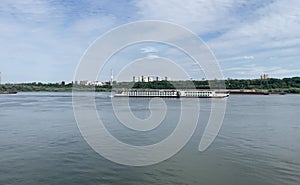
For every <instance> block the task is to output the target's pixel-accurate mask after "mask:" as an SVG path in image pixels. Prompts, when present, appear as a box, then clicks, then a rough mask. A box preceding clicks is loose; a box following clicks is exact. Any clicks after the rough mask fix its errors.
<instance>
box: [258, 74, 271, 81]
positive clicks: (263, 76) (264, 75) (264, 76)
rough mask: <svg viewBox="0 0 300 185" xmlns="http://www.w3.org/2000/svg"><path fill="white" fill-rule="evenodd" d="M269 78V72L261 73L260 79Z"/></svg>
mask: <svg viewBox="0 0 300 185" xmlns="http://www.w3.org/2000/svg"><path fill="white" fill-rule="evenodd" d="M268 78H269V74H262V75H260V79H262V80H266V79H268Z"/></svg>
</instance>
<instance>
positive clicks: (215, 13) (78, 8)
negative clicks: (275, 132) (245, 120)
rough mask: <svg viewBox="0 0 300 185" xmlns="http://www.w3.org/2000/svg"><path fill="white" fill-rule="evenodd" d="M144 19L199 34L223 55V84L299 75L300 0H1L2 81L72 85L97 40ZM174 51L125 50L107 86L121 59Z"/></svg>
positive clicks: (151, 46)
mask: <svg viewBox="0 0 300 185" xmlns="http://www.w3.org/2000/svg"><path fill="white" fill-rule="evenodd" d="M142 20H161V21H168V22H171V23H175V24H178V25H180V26H183V27H185V28H187V29H189V30H191V31H192V32H194V33H195V34H196V35H197V36H198V37H199V38H200V39H202V40H203V41H204V42H205V43H206V44H207V46H208V47H209V48H210V50H211V52H212V53H213V54H214V56H215V57H216V59H217V61H218V62H219V65H220V67H221V70H222V72H223V76H224V78H259V76H260V75H261V74H263V73H268V74H269V76H270V77H274V78H284V77H292V76H300V60H299V59H300V52H299V51H300V1H299V0H263V1H262V0H252V1H249V0H209V1H207V0H189V1H182V0H165V1H162V0H128V1H124V0H114V1H110V0H77V1H70V0H66V1H62V0H26V1H19V0H2V1H1V4H0V49H1V52H0V71H1V73H2V83H20V82H35V81H36V82H59V81H72V80H73V78H74V74H75V71H76V68H77V66H78V64H79V62H80V60H81V57H82V56H83V54H84V53H85V51H86V49H87V48H88V47H89V46H90V45H91V44H92V43H93V42H94V41H95V40H96V39H97V38H99V37H101V35H103V34H104V33H107V32H108V31H110V30H111V29H114V28H116V27H118V26H120V25H123V24H127V23H130V22H133V21H142ZM171 50H174V48H171V47H169V46H165V45H159V44H157V43H144V44H140V45H136V46H132V47H131V48H128V49H127V50H126V49H124V51H121V52H120V53H119V54H118V55H119V56H116V57H114V58H112V62H111V63H112V64H113V63H114V64H115V66H114V65H111V66H109V65H108V66H109V67H107V70H106V71H104V72H103V73H102V76H101V78H100V80H107V79H109V78H110V77H109V76H110V75H109V73H110V69H109V68H113V70H114V71H116V72H118V71H119V70H120V69H117V68H118V66H116V61H119V62H120V63H122V61H123V63H122V64H123V65H124V61H132V60H135V59H138V58H139V57H150V58H151V57H152V58H156V57H167V58H172V56H170V55H172V54H170V53H171V52H170V51H171ZM126 51H127V53H126ZM177 52H178V51H177ZM168 54H169V55H168ZM124 58H126V60H125V59H124ZM173 58H177V59H178V57H177V55H176V57H174V56H173ZM179 59H180V58H179ZM185 60H186V59H184V58H182V61H185ZM156 62H157V61H156ZM114 67H115V68H116V69H114ZM184 70H185V71H186V72H187V73H189V77H190V78H193V79H201V77H204V76H203V74H202V73H200V72H198V71H197V70H195V68H194V67H191V66H190V67H188V66H187V67H186V68H185V69H184ZM139 72H140V71H139ZM162 75H164V74H162ZM165 75H168V74H165ZM128 79H131V77H130V78H129V77H128ZM128 79H120V80H128Z"/></svg>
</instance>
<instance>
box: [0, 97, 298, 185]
mask: <svg viewBox="0 0 300 185" xmlns="http://www.w3.org/2000/svg"><path fill="white" fill-rule="evenodd" d="M179 101H180V100H178V99H166V100H165V102H166V105H167V106H168V107H169V109H168V113H167V117H166V120H165V121H164V123H163V124H162V125H161V126H159V127H158V128H157V129H155V130H153V131H149V133H147V132H143V133H138V132H133V130H130V129H127V128H125V127H124V126H121V125H120V124H118V121H117V119H116V117H115V116H114V115H113V112H112V107H111V99H110V98H109V94H108V93H98V94H97V98H96V105H97V109H98V111H99V115H101V116H102V117H103V120H104V121H105V124H106V126H107V128H108V130H110V131H111V132H112V134H113V135H114V136H115V137H117V138H118V139H120V140H123V141H124V142H128V143H131V144H134V145H148V144H153V143H156V142H158V141H160V140H162V139H164V138H165V137H167V136H168V135H169V134H171V133H172V130H173V129H174V128H175V126H176V124H177V120H178V115H176V114H175V113H176V112H177V111H178V109H180V106H178V103H179ZM189 101H191V100H189ZM148 103H149V99H133V100H132V101H131V102H130V105H131V108H132V110H134V114H135V115H136V116H137V117H141V118H143V117H144V118H145V117H147V116H149V114H150V113H149V110H148V108H147V107H148V106H147V104H148ZM200 105H201V111H200V119H199V123H198V127H197V129H196V131H195V133H194V135H193V136H192V138H191V140H190V142H189V143H188V144H187V145H186V146H185V147H184V148H183V149H182V150H181V151H180V152H179V153H177V154H176V155H175V156H173V157H172V158H170V159H168V160H166V161H164V162H161V163H159V164H156V165H152V166H147V167H128V166H123V165H119V164H116V163H113V162H111V161H108V160H107V159H105V158H104V157H101V156H99V155H98V154H97V153H96V152H94V151H93V150H92V149H91V148H90V147H89V145H88V144H87V143H86V142H85V140H84V139H83V137H82V136H81V134H80V131H79V129H78V127H77V124H76V121H75V118H74V113H73V108H72V96H71V93H42V92H41V93H19V94H17V95H0V185H48V184H49V185H77V184H78V185H100V184H101V185H102V184H128V185H132V184H137V185H141V184H157V185H167V184H172V185H173V184H180V185H181V184H195V185H201V184H203V185H212V184H213V185H217V184H219V185H229V184H236V185H248V184H249V185H253V184H256V185H258V184H261V185H268V184H270V185H276V184H278V185H282V184H289V185H293V184H294V185H299V184H300V112H299V110H300V96H299V95H285V96H280V95H270V96H239V95H231V96H230V97H229V98H228V99H227V109H226V115H225V118H224V122H223V126H222V128H221V130H220V133H219V135H218V137H217V138H216V140H215V141H214V143H213V144H212V145H211V146H210V147H209V148H208V149H207V150H206V151H204V152H199V151H198V145H199V142H200V139H201V136H202V134H203V130H204V128H205V126H206V123H207V120H208V118H209V117H208V116H209V112H210V100H208V99H201V100H200ZM157 108H158V109H159V107H157ZM183 108H185V107H183ZM176 109H177V110H176ZM187 121H188V120H187Z"/></svg>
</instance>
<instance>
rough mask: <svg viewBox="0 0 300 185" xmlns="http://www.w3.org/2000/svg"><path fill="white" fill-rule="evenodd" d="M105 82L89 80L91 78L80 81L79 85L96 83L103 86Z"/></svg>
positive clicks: (95, 84)
mask: <svg viewBox="0 0 300 185" xmlns="http://www.w3.org/2000/svg"><path fill="white" fill-rule="evenodd" d="M104 84H105V83H104V82H99V81H89V80H82V81H80V82H79V85H86V86H88V85H94V86H103V85H104Z"/></svg>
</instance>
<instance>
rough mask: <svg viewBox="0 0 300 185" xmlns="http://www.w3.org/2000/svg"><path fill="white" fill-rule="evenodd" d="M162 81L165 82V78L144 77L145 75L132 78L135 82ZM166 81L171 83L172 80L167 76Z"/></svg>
mask: <svg viewBox="0 0 300 185" xmlns="http://www.w3.org/2000/svg"><path fill="white" fill-rule="evenodd" d="M162 80H163V78H162V77H160V76H144V75H142V76H133V77H132V81H133V82H153V81H162ZM164 80H166V81H170V80H171V78H170V77H168V76H166V77H165V78H164Z"/></svg>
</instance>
